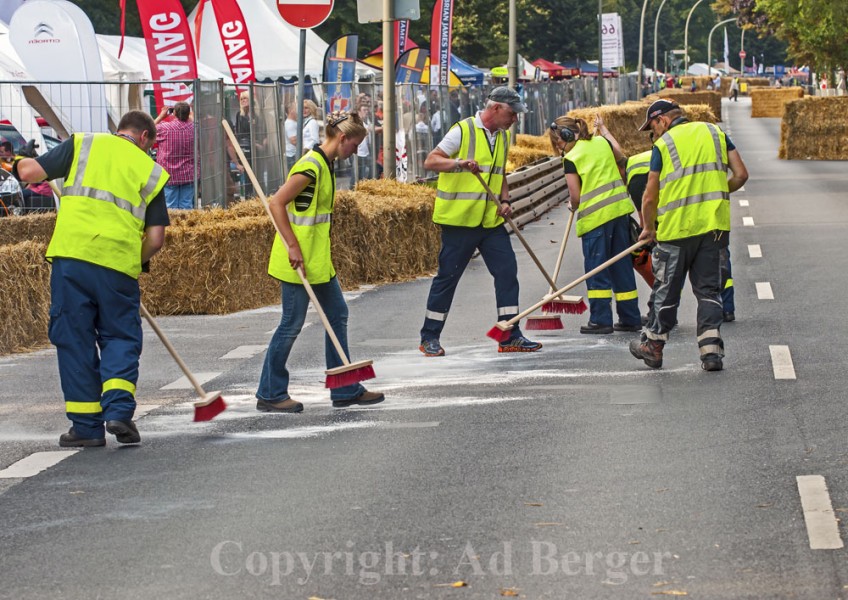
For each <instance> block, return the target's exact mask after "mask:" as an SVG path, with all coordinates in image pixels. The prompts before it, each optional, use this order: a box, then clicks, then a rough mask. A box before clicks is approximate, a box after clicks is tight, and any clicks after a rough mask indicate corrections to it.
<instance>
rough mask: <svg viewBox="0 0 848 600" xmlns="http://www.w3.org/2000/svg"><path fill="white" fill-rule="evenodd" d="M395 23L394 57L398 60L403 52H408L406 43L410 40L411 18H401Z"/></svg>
mask: <svg viewBox="0 0 848 600" xmlns="http://www.w3.org/2000/svg"><path fill="white" fill-rule="evenodd" d="M393 25H394V41H395V53H394V57H395V60H397V59H398V58H399V57H400V55H401V54H403V53H404V52H406V49H407V48H406V44H407V42H408V41H409V19H401V20H400V21H395V22H394V23H393Z"/></svg>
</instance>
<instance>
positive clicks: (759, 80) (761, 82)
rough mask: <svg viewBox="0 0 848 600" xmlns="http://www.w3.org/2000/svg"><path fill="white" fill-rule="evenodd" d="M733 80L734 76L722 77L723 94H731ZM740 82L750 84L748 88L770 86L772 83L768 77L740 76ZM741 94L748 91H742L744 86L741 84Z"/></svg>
mask: <svg viewBox="0 0 848 600" xmlns="http://www.w3.org/2000/svg"><path fill="white" fill-rule="evenodd" d="M732 82H733V77H722V78H721V90H720V91H721V94H722V96H730V84H731V83H732ZM739 83H740V84H742V83H744V84H745V85H747V86H748V90H749V91H750V90H751V88H755V87H768V86H770V85H771V80H770V79H769V78H768V77H740V78H739ZM739 94H740V95H742V96H744V95H746V94H748V92H744V93H743V92H742V86H741V85H740V86H739Z"/></svg>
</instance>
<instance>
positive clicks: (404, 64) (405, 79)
mask: <svg viewBox="0 0 848 600" xmlns="http://www.w3.org/2000/svg"><path fill="white" fill-rule="evenodd" d="M429 57H430V53H429V52H428V51H427V50H422V49H421V48H410V49H409V50H407V51H406V52H404V53H403V54H401V55H400V58H398V61H397V65H396V66H395V83H421V75H422V73H424V67H425V66H426V65H427V59H428V58H429Z"/></svg>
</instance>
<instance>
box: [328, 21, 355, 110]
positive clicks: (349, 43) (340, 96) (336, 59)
mask: <svg viewBox="0 0 848 600" xmlns="http://www.w3.org/2000/svg"><path fill="white" fill-rule="evenodd" d="M358 48H359V36H358V35H356V34H352V35H343V36H342V37H340V38H338V39H337V40H336V41H335V42H333V43H332V44H330V45H329V46H327V52H326V53H325V54H324V84H325V85H326V90H327V97H326V101H325V103H324V104H325V105H324V108H325V109H326V111H327V113H328V114H329V113H331V112H334V111H337V110H347V111H353V110H354V109H355V108H356V107H355V106H354V105H353V82H354V79H355V76H356V53H357V51H358Z"/></svg>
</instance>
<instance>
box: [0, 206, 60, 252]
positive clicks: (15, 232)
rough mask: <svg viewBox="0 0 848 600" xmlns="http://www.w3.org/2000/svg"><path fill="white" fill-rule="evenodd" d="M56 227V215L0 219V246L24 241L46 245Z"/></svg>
mask: <svg viewBox="0 0 848 600" xmlns="http://www.w3.org/2000/svg"><path fill="white" fill-rule="evenodd" d="M55 226H56V213H44V214H37V215H26V216H23V217H5V218H2V219H0V246H5V245H7V244H17V243H18V242H22V241H24V240H29V241H31V242H41V243H43V244H46V243H47V242H49V241H50V237H51V236H52V235H53V228H54V227H55Z"/></svg>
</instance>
